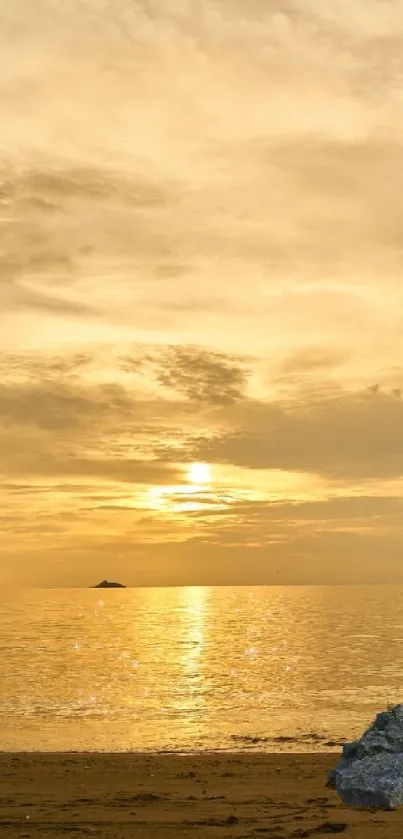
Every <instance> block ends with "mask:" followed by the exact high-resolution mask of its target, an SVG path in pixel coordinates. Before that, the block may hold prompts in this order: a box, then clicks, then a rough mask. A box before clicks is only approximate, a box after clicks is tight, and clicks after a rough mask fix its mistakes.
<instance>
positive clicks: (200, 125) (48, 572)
mask: <svg viewBox="0 0 403 839" xmlns="http://www.w3.org/2000/svg"><path fill="white" fill-rule="evenodd" d="M402 33H403V6H402V4H401V2H400V0H367V2H366V4H365V13H364V11H363V7H362V2H361V0H348V2H347V0H326V3H323V2H319V0H315V2H314V0H242V2H241V0H214V2H212V0H186V2H185V0H69V2H68V3H66V2H62V1H61V0H30V2H29V3H27V2H26V0H13V2H12V3H5V2H2V3H0V125H1V134H0V266H1V273H0V524H1V539H2V550H1V559H0V563H1V564H0V581H1V582H2V583H3V584H4V583H11V584H16V585H21V584H22V585H32V584H34V585H50V586H53V585H62V586H64V585H68V586H74V585H91V584H94V583H96V582H98V581H99V580H100V579H102V578H104V577H107V578H109V579H118V580H120V581H121V582H124V583H126V584H128V585H176V584H184V585H198V584H200V585H205V584H247V585H250V584H305V583H307V584H322V583H350V582H351V583H357V582H368V583H370V582H385V583H389V582H395V581H396V582H399V581H400V582H403V501H402V489H403V282H402V278H401V275H402V268H403V237H402V229H403V201H402V197H401V196H402V194H403V143H402V139H403V35H402Z"/></svg>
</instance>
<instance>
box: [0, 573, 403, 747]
mask: <svg viewBox="0 0 403 839" xmlns="http://www.w3.org/2000/svg"><path fill="white" fill-rule="evenodd" d="M0 645H1V665H0V672H1V680H0V749H2V750H17V751H18V750H25V749H27V750H51V751H57V750H63V751H64V750H87V749H90V750H108V751H109V750H114V751H120V750H127V749H134V750H179V751H188V750H204V749H207V750H210V749H224V750H251V749H258V750H266V751H285V750H288V751H320V750H326V751H329V750H331V749H332V748H339V747H340V743H341V742H342V741H343V740H344V739H350V738H351V737H353V736H354V735H357V734H359V733H360V732H361V731H362V729H363V727H364V726H366V725H367V724H368V723H369V721H370V720H371V719H372V717H373V716H374V714H375V713H376V712H377V711H378V710H381V709H382V708H384V707H385V706H386V705H387V704H388V703H389V702H398V701H401V700H403V587H397V586H394V587H390V586H383V587H374V586H368V587H355V586H351V587H345V586H339V587H319V586H318V587H306V586H303V587H302V586H301V587H286V588H281V587H278V588H272V587H267V588H171V589H125V590H108V591H102V592H101V591H100V590H83V589H80V590H78V589H63V590H46V591H38V590H30V591H27V590H25V591H21V592H19V593H18V594H15V593H14V594H13V595H10V596H9V597H8V598H7V599H5V598H4V595H3V600H2V602H1V603H0Z"/></svg>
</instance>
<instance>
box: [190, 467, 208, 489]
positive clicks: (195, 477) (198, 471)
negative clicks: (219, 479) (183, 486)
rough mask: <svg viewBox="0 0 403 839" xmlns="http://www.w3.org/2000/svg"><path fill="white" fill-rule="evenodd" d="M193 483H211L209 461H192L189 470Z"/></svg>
mask: <svg viewBox="0 0 403 839" xmlns="http://www.w3.org/2000/svg"><path fill="white" fill-rule="evenodd" d="M188 480H189V481H190V482H191V483H192V484H211V469H210V466H209V465H208V463H192V465H191V467H190V469H189V471H188Z"/></svg>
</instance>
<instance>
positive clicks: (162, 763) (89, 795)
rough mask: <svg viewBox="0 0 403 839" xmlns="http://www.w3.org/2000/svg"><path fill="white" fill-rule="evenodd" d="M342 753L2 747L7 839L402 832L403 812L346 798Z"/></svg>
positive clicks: (2, 822) (387, 836)
mask: <svg viewBox="0 0 403 839" xmlns="http://www.w3.org/2000/svg"><path fill="white" fill-rule="evenodd" d="M336 760H337V755H336V754H281V755H280V754H256V753H253V754H252V753H251V754H245V753H242V754H240V753H238V754H233V753H232V754H225V753H207V754H197V755H194V754H190V755H180V754H160V755H158V754H147V753H142V754H138V753H123V754H122V753H121V754H101V753H81V754H78V753H63V754H49V753H47V754H45V753H43V754H39V753H2V754H0V778H1V787H0V790H1V791H0V834H1V837H2V839H39V837H41V839H42V837H49V839H58V837H70V836H71V837H80V836H83V837H87V836H88V837H90V836H99V837H101V839H129V837H130V839H137V837H142V839H174V837H175V839H176V837H180V836H191V837H192V839H199V838H200V839H201V837H203V839H218V837H223V839H224V838H225V839H227V838H228V839H236V837H239V839H241V837H242V839H252V837H253V839H256V838H257V837H259V836H262V837H265V836H267V837H270V839H294V837H295V839H297V837H310V836H321V835H329V834H336V833H342V834H344V835H345V836H347V837H351V839H368V837H371V839H376V837H379V839H381V837H382V839H395V837H401V836H402V833H403V810H400V811H393V812H379V811H378V812H366V811H359V810H354V809H349V808H348V807H345V806H344V805H342V804H341V803H340V801H339V799H338V797H337V794H336V793H335V792H334V790H331V789H328V788H327V787H326V778H327V773H328V771H329V769H330V768H331V767H332V766H334V764H335V762H336Z"/></svg>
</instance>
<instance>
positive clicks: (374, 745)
mask: <svg viewBox="0 0 403 839" xmlns="http://www.w3.org/2000/svg"><path fill="white" fill-rule="evenodd" d="M327 786H330V787H333V788H334V789H336V790H337V792H338V794H339V796H340V798H341V799H342V801H344V803H345V804H350V805H351V806H353V807H361V808H363V809H372V808H378V809H382V810H393V809H395V808H396V807H400V806H402V805H403V705H395V706H394V707H391V708H390V709H389V710H388V711H383V712H382V713H380V714H377V716H376V718H375V720H374V722H373V723H371V725H370V726H369V728H367V730H366V731H365V732H364V734H363V736H362V737H361V739H360V740H355V741H354V742H352V743H346V744H345V745H344V746H343V753H342V756H341V758H340V761H339V763H338V765H337V766H336V767H335V769H333V770H332V771H331V772H330V773H329V778H328V782H327Z"/></svg>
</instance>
